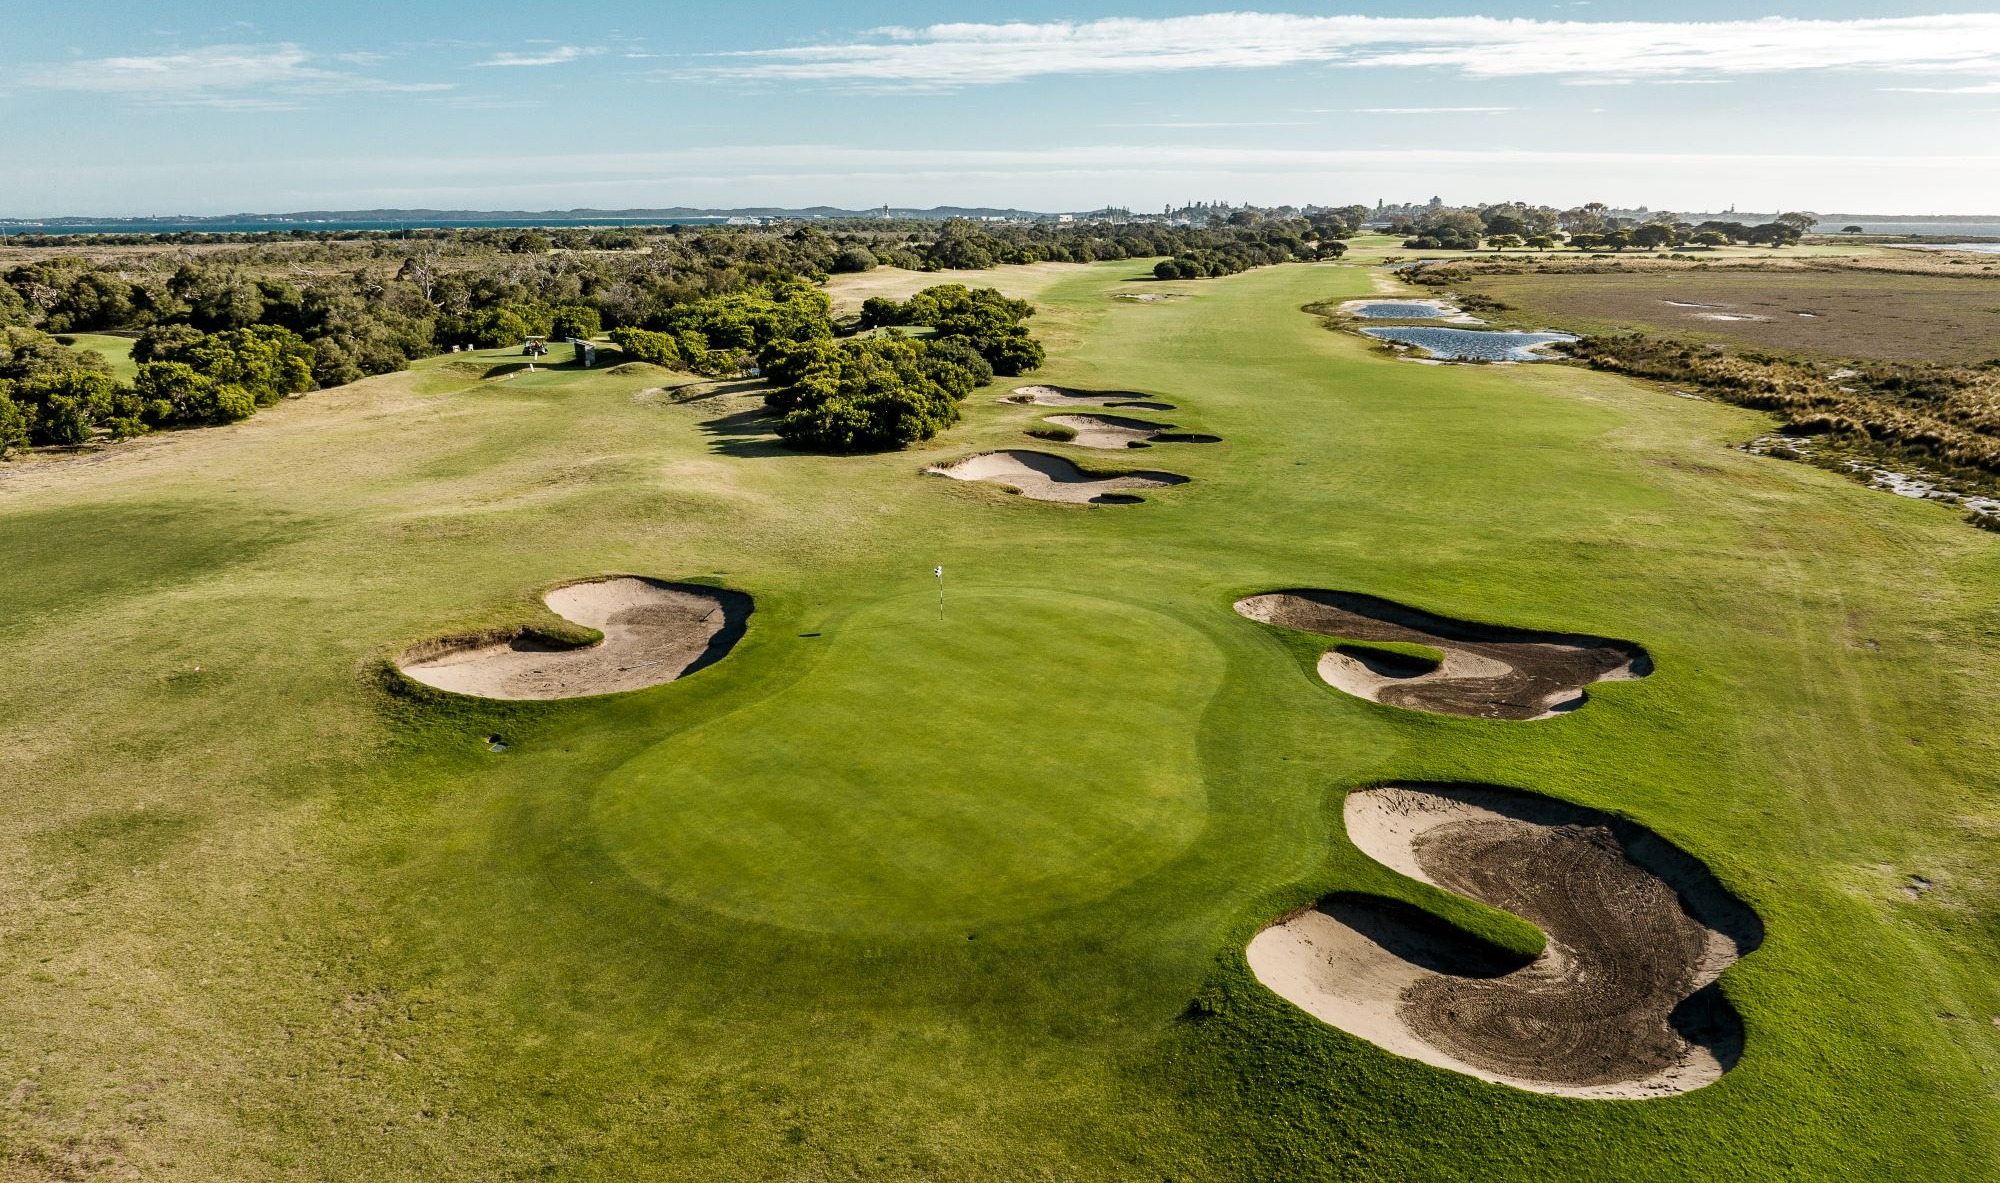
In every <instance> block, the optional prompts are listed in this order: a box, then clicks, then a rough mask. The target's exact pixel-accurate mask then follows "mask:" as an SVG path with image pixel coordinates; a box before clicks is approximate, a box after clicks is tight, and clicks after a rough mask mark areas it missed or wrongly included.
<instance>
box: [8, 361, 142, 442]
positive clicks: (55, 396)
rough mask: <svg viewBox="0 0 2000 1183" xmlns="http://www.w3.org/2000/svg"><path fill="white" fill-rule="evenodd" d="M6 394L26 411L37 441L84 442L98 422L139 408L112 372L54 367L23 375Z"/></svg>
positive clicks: (29, 424) (32, 434)
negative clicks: (30, 376) (102, 372)
mask: <svg viewBox="0 0 2000 1183" xmlns="http://www.w3.org/2000/svg"><path fill="white" fill-rule="evenodd" d="M121 394H123V395H124V397H123V398H121V397H120V396H121ZM7 395H8V398H9V399H10V400H11V401H13V402H14V403H16V404H18V405H19V407H20V408H21V409H22V410H23V411H25V412H26V413H27V418H28V437H29V440H30V441H31V442H33V443H37V444H55V445H75V444H81V443H84V442H86V441H88V440H89V439H90V437H91V436H92V435H93V434H95V429H96V427H97V425H98V423H99V422H101V421H103V420H107V419H112V418H118V417H129V413H130V412H133V411H136V410H137V405H136V404H135V403H134V402H132V400H131V397H130V393H129V392H128V391H122V390H121V388H120V387H119V385H118V383H117V382H115V381H113V380H112V378H111V376H110V375H109V374H101V373H96V372H94V371H90V370H55V371H47V372H44V373H41V374H38V375H36V376H34V377H32V378H22V379H19V380H17V381H14V382H13V384H12V386H11V387H10V388H9V390H8V392H7ZM121 412H124V413H126V414H124V415H121Z"/></svg>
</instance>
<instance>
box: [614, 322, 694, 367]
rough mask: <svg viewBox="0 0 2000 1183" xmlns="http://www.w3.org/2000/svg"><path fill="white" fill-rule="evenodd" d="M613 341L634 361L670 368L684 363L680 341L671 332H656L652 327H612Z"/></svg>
mask: <svg viewBox="0 0 2000 1183" xmlns="http://www.w3.org/2000/svg"><path fill="white" fill-rule="evenodd" d="M611 343H612V344H613V345H616V346H617V347H618V348H619V349H620V350H621V351H622V352H623V353H624V354H625V356H626V357H628V358H631V359H632V360H633V361H643V362H651V363H652V364H654V365H656V366H665V367H667V368H668V369H678V368H680V366H681V365H682V360H683V359H682V357H681V347H680V343H679V342H678V341H676V340H675V339H674V337H673V336H672V334H669V333H655V332H653V331H652V330H650V329H635V328H622V329H612V330H611Z"/></svg>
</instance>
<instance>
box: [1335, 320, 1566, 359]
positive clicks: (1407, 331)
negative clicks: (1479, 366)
mask: <svg viewBox="0 0 2000 1183" xmlns="http://www.w3.org/2000/svg"><path fill="white" fill-rule="evenodd" d="M1361 331H1362V332H1364V333H1366V334H1368V335H1369V336H1371V337H1379V338H1381V339H1382V340H1385V341H1396V342H1400V343H1402V344H1404V345H1414V346H1416V347H1417V348H1419V349H1422V350H1423V351H1425V352H1426V353H1428V354H1430V355H1431V356H1432V357H1435V358H1443V359H1446V360H1450V361H1547V360H1548V355H1547V354H1544V353H1543V352H1541V349H1540V347H1541V346H1543V345H1547V344H1549V343H1550V342H1552V341H1574V340H1576V338H1575V337H1573V336H1571V335H1570V334H1568V333H1503V332H1496V331H1487V330H1480V329H1445V328H1432V327H1430V326H1428V325H1410V326H1408V327H1391V328H1379V329H1362V330H1361Z"/></svg>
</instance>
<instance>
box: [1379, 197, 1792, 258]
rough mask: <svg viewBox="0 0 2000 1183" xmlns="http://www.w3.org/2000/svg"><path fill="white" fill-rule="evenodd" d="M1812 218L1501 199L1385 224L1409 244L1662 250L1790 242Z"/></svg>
mask: <svg viewBox="0 0 2000 1183" xmlns="http://www.w3.org/2000/svg"><path fill="white" fill-rule="evenodd" d="M1816 222H1817V219H1816V218H1814V217H1813V215H1811V214H1805V213H1788V214H1780V215H1778V216H1777V218H1775V219H1773V220H1772V221H1770V222H1765V223H1761V224H1759V225H1755V226H1748V225H1745V224H1743V223H1741V222H1730V221H1716V220H1708V221H1703V222H1696V223H1690V222H1687V221H1684V220H1682V219H1680V218H1678V217H1677V216H1676V215H1674V214H1673V213H1670V212H1667V211H1660V212H1657V213H1652V214H1649V215H1647V216H1646V217H1645V218H1643V219H1634V218H1620V217H1615V216H1613V215H1612V214H1611V212H1610V210H1609V209H1608V208H1607V207H1605V206H1604V205H1602V204H1598V203H1592V204H1590V205H1584V206H1578V207H1576V208H1574V209H1569V210H1556V209H1554V208H1552V207H1549V206H1531V205H1525V204H1522V203H1519V202H1505V203H1502V204H1498V205H1488V206H1481V207H1478V208H1463V209H1457V208H1452V207H1448V206H1443V205H1439V206H1436V207H1434V208H1430V209H1427V210H1425V211H1424V212H1422V213H1420V214H1418V215H1415V216H1405V217H1401V218H1398V219H1395V220H1394V221H1392V222H1391V230H1392V231H1393V232H1395V233H1399V234H1403V235H1405V236H1406V237H1405V239H1404V242H1403V245H1404V247H1406V248H1408V249H1410V250H1426V251H1434V250H1447V251H1450V250H1462V251H1469V250H1477V249H1479V247H1480V246H1482V245H1485V246H1491V247H1494V248H1497V249H1513V248H1518V247H1533V248H1535V249H1538V250H1548V249H1551V248H1553V247H1556V246H1559V245H1561V244H1562V243H1564V242H1565V241H1566V242H1568V244H1569V245H1570V246H1573V247H1576V248H1578V249H1580V250H1608V251H1612V252H1614V253H1615V252H1618V251H1624V250H1628V249H1633V248H1637V249H1640V250H1667V249H1678V248H1683V247H1718V246H1730V245H1733V244H1736V243H1743V244H1746V245H1750V246H1791V245H1793V244H1794V243H1796V242H1798V241H1799V239H1800V238H1801V237H1803V236H1804V235H1805V233H1806V232H1807V231H1809V230H1811V229H1812V228H1813V226H1814V224H1815V223H1816Z"/></svg>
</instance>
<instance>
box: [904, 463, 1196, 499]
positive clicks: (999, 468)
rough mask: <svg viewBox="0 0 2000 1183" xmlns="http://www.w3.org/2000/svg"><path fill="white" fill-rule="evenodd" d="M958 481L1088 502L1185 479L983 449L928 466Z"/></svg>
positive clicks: (1125, 496) (1038, 496) (1124, 496)
mask: <svg viewBox="0 0 2000 1183" xmlns="http://www.w3.org/2000/svg"><path fill="white" fill-rule="evenodd" d="M925 471H926V472H931V473H935V474H937V475H938V476H948V477H950V478H952V479H953V480H956V481H987V482H990V483H992V484H996V485H1004V486H1006V487H1007V488H1009V489H1012V490H1013V491H1014V492H1016V493H1019V494H1021V495H1022V496H1023V497H1032V498H1034V499H1035V500H1037V501H1069V502H1077V503H1081V504H1089V505H1134V504H1137V503H1138V502H1139V501H1140V500H1142V499H1141V498H1138V497H1134V496H1132V495H1131V494H1130V493H1129V492H1127V490H1131V489H1161V488H1165V487H1166V486H1168V485H1184V484H1186V483H1187V479H1188V478H1186V477H1184V476H1180V475H1178V474H1176V473H1171V472H1123V473H1118V474H1116V475H1112V476H1097V475H1093V474H1091V473H1087V472H1085V471H1083V470H1082V469H1080V468H1078V467H1077V466H1076V465H1074V464H1072V463H1070V462H1069V461H1067V460H1065V459H1063V458H1062V457H1061V456H1051V455H1049V454H1048V453H1047V452H1027V451H1020V450H1014V451H1006V452H987V453H984V454H982V455H978V456H974V457H972V458H971V459H969V460H961V461H959V462H958V463H957V464H950V465H945V466H942V467H939V468H930V469H926V470H925Z"/></svg>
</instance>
